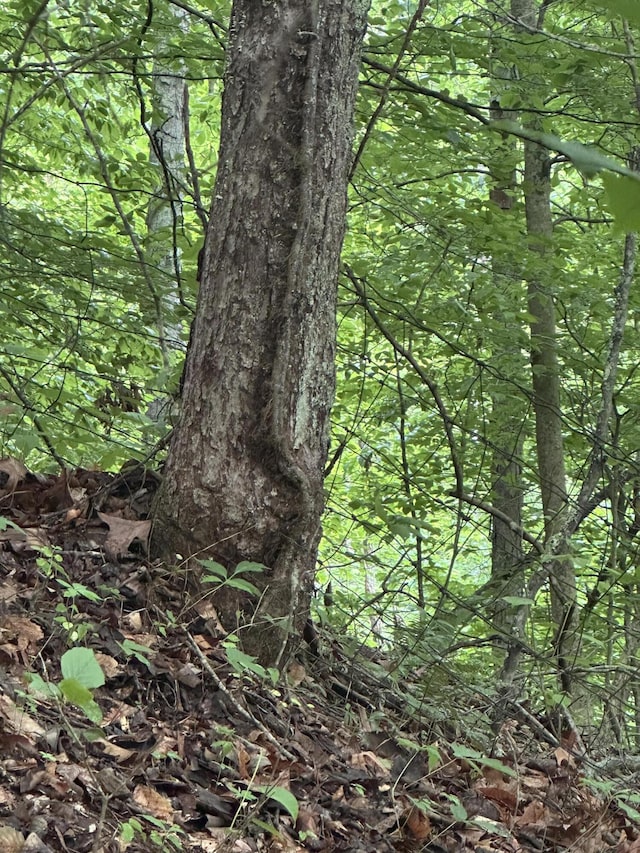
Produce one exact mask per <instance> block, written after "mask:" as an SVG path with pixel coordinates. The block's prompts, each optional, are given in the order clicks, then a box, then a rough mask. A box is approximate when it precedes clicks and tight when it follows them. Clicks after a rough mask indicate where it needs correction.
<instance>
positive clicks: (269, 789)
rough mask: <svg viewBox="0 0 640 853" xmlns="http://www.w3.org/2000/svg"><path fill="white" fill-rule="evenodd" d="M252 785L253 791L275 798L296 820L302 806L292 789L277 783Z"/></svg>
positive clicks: (271, 798)
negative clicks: (289, 789)
mask: <svg viewBox="0 0 640 853" xmlns="http://www.w3.org/2000/svg"><path fill="white" fill-rule="evenodd" d="M251 787H252V790H253V791H258V792H260V793H261V794H265V795H266V796H267V797H269V799H270V800H275V802H276V803H279V804H280V805H281V806H282V808H283V809H286V810H287V811H288V812H289V814H290V815H291V817H292V818H293V819H294V820H297V819H298V812H299V810H300V806H299V805H298V801H297V799H296V798H295V797H294V796H293V794H292V793H291V791H288V790H287V789H286V788H281V787H279V786H277V785H276V786H273V785H252V786H251Z"/></svg>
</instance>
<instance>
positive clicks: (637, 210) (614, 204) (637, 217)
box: [602, 173, 640, 233]
mask: <svg viewBox="0 0 640 853" xmlns="http://www.w3.org/2000/svg"><path fill="white" fill-rule="evenodd" d="M602 183H603V185H604V189H605V193H606V196H607V204H608V205H609V210H610V211H611V213H612V214H613V216H614V219H615V220H616V225H618V226H619V227H620V228H621V229H622V231H624V232H625V233H628V232H629V231H640V184H638V182H637V181H634V180H633V178H629V177H627V176H626V175H612V174H610V173H605V174H603V175H602Z"/></svg>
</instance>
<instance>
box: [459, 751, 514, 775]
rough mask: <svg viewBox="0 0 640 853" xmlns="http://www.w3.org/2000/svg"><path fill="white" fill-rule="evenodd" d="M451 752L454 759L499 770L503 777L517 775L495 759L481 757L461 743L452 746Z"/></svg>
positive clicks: (480, 754) (478, 753)
mask: <svg viewBox="0 0 640 853" xmlns="http://www.w3.org/2000/svg"><path fill="white" fill-rule="evenodd" d="M451 751H452V752H453V754H454V755H455V757H456V758H464V759H466V760H467V761H472V762H474V763H476V764H481V765H483V766H485V767H491V768H492V769H493V770H499V771H500V773H504V774H505V776H517V773H516V772H515V770H514V769H513V768H512V767H507V765H506V764H503V763H502V762H501V761H498V759H497V758H487V756H485V755H483V754H482V753H481V752H478V751H477V750H475V749H471V748H469V747H468V746H464V745H463V744H461V743H454V744H452V746H451Z"/></svg>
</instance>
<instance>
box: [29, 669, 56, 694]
mask: <svg viewBox="0 0 640 853" xmlns="http://www.w3.org/2000/svg"><path fill="white" fill-rule="evenodd" d="M25 678H26V680H27V682H28V683H29V689H30V690H32V691H34V692H35V693H41V694H42V695H43V696H48V697H59V696H60V689H59V688H58V685H57V684H52V683H51V682H50V681H45V680H44V679H43V678H42V676H40V675H38V673H37V672H27V673H26V674H25Z"/></svg>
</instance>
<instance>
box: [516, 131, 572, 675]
mask: <svg viewBox="0 0 640 853" xmlns="http://www.w3.org/2000/svg"><path fill="white" fill-rule="evenodd" d="M524 169H525V171H524V179H525V206H526V216H527V232H528V234H529V238H530V241H531V248H532V249H533V250H534V251H537V252H539V253H540V254H541V255H542V254H544V252H545V251H546V249H547V248H548V247H549V246H550V244H551V237H552V222H551V207H550V203H549V199H550V192H551V182H550V165H549V152H548V151H547V150H546V149H544V148H542V147H541V146H540V145H538V144H536V143H534V142H525V167H524ZM528 298H529V313H530V314H531V315H532V317H535V320H532V321H531V327H530V328H531V369H532V374H533V376H532V383H533V408H534V413H535V421H536V453H537V460H538V476H539V478H540V493H541V496H542V509H543V512H544V529H545V542H546V543H547V548H548V551H549V553H550V555H551V558H552V559H553V563H552V566H551V571H550V574H549V577H550V582H551V612H552V617H553V620H554V623H555V625H556V644H555V645H556V648H555V651H556V656H557V660H558V666H559V672H560V676H561V681H562V687H563V688H564V689H565V690H567V691H568V690H569V687H570V677H569V668H570V660H569V658H570V656H571V654H572V649H573V648H574V646H575V637H574V636H573V634H574V631H575V624H576V615H577V614H576V612H575V601H576V579H575V572H574V569H573V565H572V562H571V560H570V559H569V558H567V557H566V554H567V552H568V549H569V544H568V539H567V536H566V533H565V522H566V513H567V509H568V503H567V501H568V496H567V487H566V474H565V464H564V439H563V435H562V411H561V407H560V368H559V365H558V356H557V341H556V322H555V304H554V301H553V296H552V295H551V293H550V292H549V289H548V287H545V286H543V285H542V284H541V282H540V281H539V279H538V277H537V276H536V275H533V276H530V277H529V279H528ZM557 555H564V556H557Z"/></svg>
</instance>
